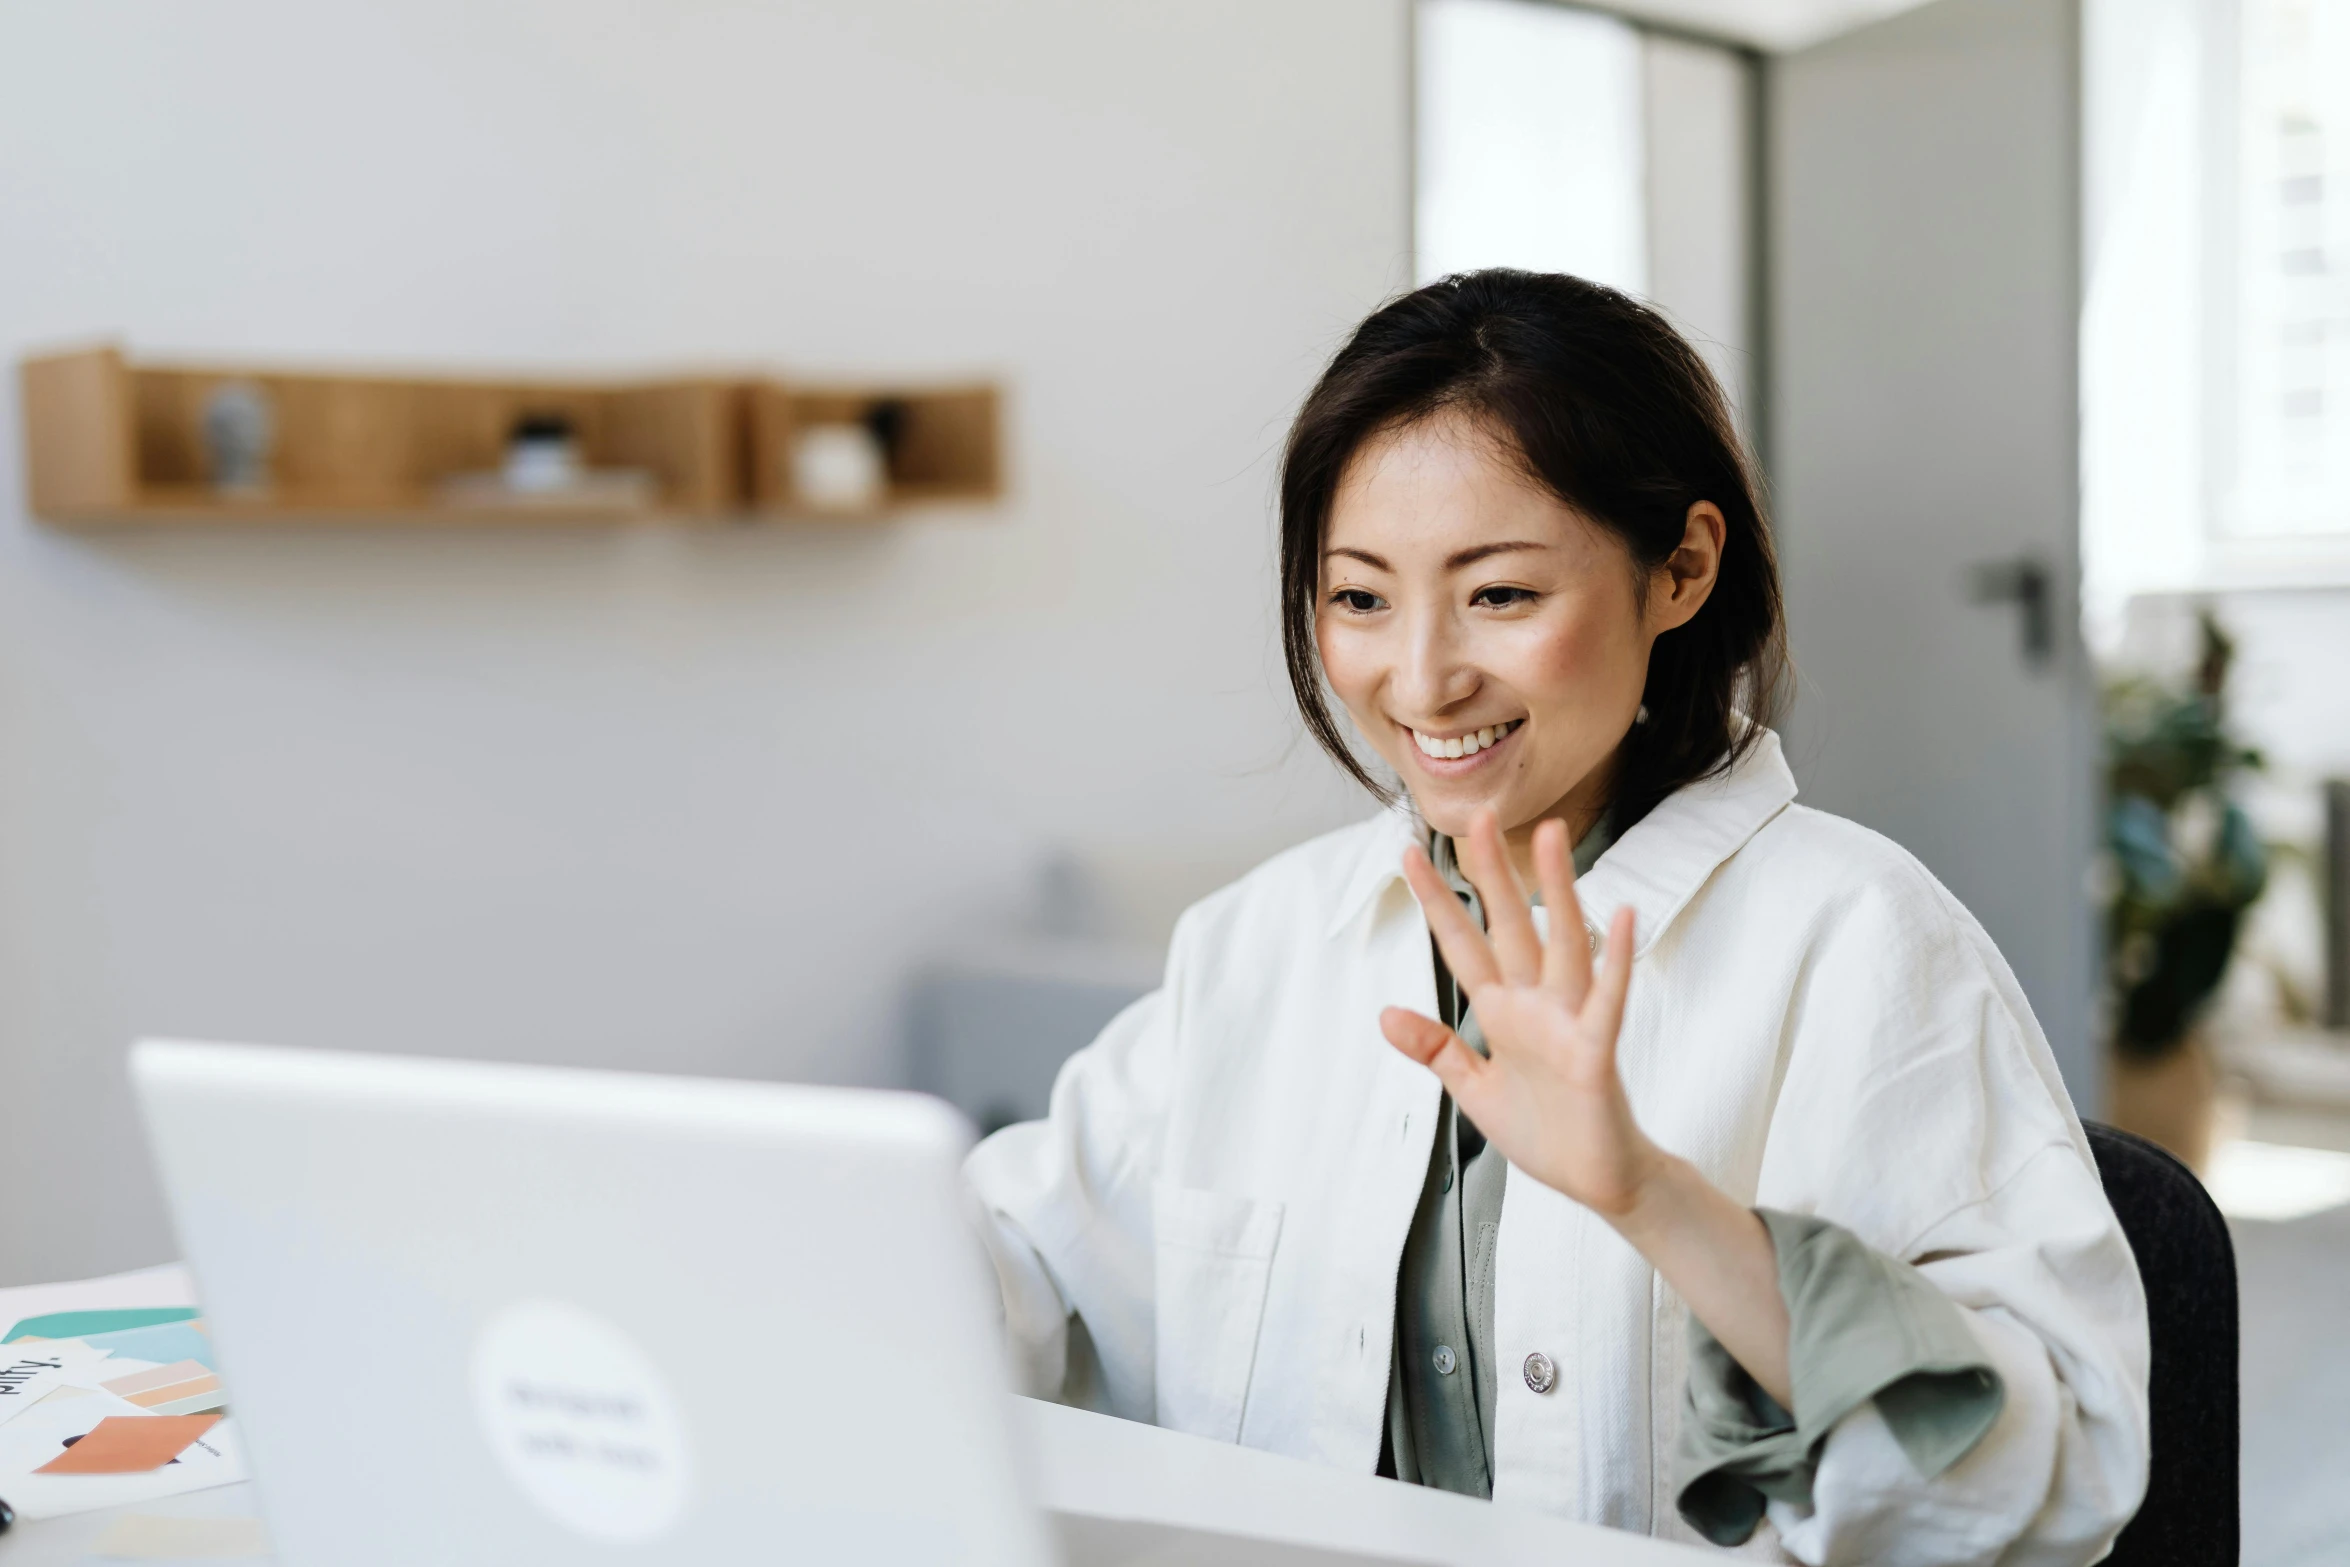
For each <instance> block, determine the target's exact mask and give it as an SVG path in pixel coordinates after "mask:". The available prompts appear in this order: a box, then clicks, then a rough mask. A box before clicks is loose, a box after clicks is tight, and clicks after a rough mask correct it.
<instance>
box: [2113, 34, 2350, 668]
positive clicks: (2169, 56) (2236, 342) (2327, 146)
mask: <svg viewBox="0 0 2350 1567" xmlns="http://www.w3.org/2000/svg"><path fill="white" fill-rule="evenodd" d="M2084 24H2085V25H2084V47H2085V55H2086V73H2085V77H2086V92H2085V98H2084V104H2083V109H2084V119H2085V125H2084V152H2085V159H2086V169H2085V176H2086V178H2085V184H2086V198H2087V201H2086V208H2087V216H2086V234H2085V246H2084V257H2085V263H2086V279H2085V282H2086V290H2085V295H2084V304H2083V314H2082V323H2081V481H2082V496H2081V550H2082V568H2083V572H2082V584H2083V596H2084V600H2085V603H2084V606H2083V607H2084V609H2085V610H2086V612H2087V624H2088V627H2089V631H2090V634H2091V637H2092V639H2093V640H2096V641H2099V642H2101V643H2104V644H2106V645H2111V643H2112V641H2113V640H2114V639H2115V638H2116V637H2118V635H2119V634H2120V629H2121V623H2122V615H2123V609H2124V606H2126V604H2127V603H2128V601H2129V600H2130V599H2131V598H2132V597H2134V596H2136V595H2139V594H2143V593H2175V592H2199V591H2204V590H2209V589H2221V588H2252V587H2270V586H2307V585H2313V584H2323V583H2350V3H2346V0H2087V4H2086V6H2085V10H2084Z"/></svg>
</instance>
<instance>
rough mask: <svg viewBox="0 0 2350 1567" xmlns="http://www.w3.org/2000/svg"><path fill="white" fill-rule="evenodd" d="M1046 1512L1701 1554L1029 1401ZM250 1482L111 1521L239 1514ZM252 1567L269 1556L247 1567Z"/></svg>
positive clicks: (1491, 1554)
mask: <svg viewBox="0 0 2350 1567" xmlns="http://www.w3.org/2000/svg"><path fill="white" fill-rule="evenodd" d="M1015 1403H1016V1405H1017V1410H1016V1421H1015V1424H1016V1425H1017V1426H1018V1427H1019V1428H1021V1429H1022V1430H1024V1431H1025V1432H1026V1433H1027V1435H1028V1437H1029V1439H1030V1441H1031V1442H1032V1443H1033V1444H1034V1451H1035V1453H1036V1469H1035V1473H1036V1476H1037V1480H1038V1486H1039V1489H1040V1491H1041V1492H1042V1497H1041V1499H1042V1501H1043V1502H1044V1504H1045V1505H1046V1506H1047V1507H1048V1508H1050V1509H1051V1510H1052V1513H1053V1515H1054V1521H1055V1522H1056V1524H1057V1525H1058V1526H1059V1529H1060V1534H1061V1543H1062V1548H1063V1551H1064V1552H1065V1554H1066V1556H1067V1558H1068V1567H1193V1564H1197V1567H1349V1564H1364V1567H1368V1564H1395V1563H1405V1562H1409V1563H1422V1564H1431V1567H1435V1564H1441V1567H1672V1564H1675V1563H1683V1564H1686V1563H1692V1562H1698V1561H1704V1560H1707V1559H1708V1557H1709V1553H1706V1552H1700V1551H1693V1550H1690V1549H1687V1548H1686V1547H1682V1546H1676V1545H1666V1544H1662V1543H1660V1542H1658V1541H1655V1540H1649V1539H1644V1538H1641V1537H1640V1536H1637V1535H1630V1534H1621V1533H1618V1532H1616V1531H1615V1530H1612V1529H1596V1528H1592V1527H1591V1526H1589V1525H1586V1524H1571V1523H1562V1522H1560V1521H1558V1520H1557V1519H1554V1518H1546V1517H1544V1516H1542V1515H1541V1514H1539V1513H1532V1512H1526V1511H1523V1510H1521V1509H1518V1508H1514V1507H1503V1506H1495V1505H1493V1504H1492V1503H1489V1502H1479V1501H1473V1500H1471V1499H1469V1498H1468V1497H1463V1496H1452V1495H1448V1494H1446V1493H1444V1492H1441V1491H1430V1490H1424V1489H1422V1488H1421V1487H1419V1486H1412V1485H1400V1484H1398V1483H1396V1482H1395V1481H1393V1480H1377V1479H1373V1478H1371V1477H1370V1476H1368V1475H1357V1474H1349V1473H1347V1472H1346V1471H1344V1470H1339V1469H1325V1468H1323V1467H1322V1466H1320V1465H1318V1464H1308V1463H1303V1462H1300V1461H1299V1460H1297V1459H1294V1458H1281V1457H1278V1456H1276V1455H1274V1454H1271V1453H1261V1452H1257V1451H1254V1450H1253V1449H1250V1448H1244V1447H1229V1446H1226V1445H1225V1444H1223V1443H1221V1442H1207V1441H1202V1440H1201V1439H1199V1438H1198V1437H1191V1436H1182V1435H1179V1434H1177V1433H1175V1432H1172V1431H1161V1430H1159V1429H1158V1428H1157V1427H1155V1426H1144V1425H1135V1424H1133V1423H1132V1422H1129V1421H1124V1420H1111V1419H1108V1418H1107V1417H1105V1416H1102V1415H1092V1414H1087V1413H1085V1412H1084V1411H1082V1410H1075V1409H1062V1408H1060V1407H1058V1406H1056V1405H1052V1404H1039V1403H1035V1402H1032V1401H1030V1400H1028V1399H1019V1400H1016V1401H1015ZM257 1505H258V1501H257V1498H256V1497H255V1495H254V1492H253V1487H252V1486H251V1485H249V1484H248V1485H227V1486H222V1487H220V1488H219V1489H217V1490H212V1491H197V1492H193V1493H191V1494H189V1495H187V1496H175V1497H172V1498H169V1499H168V1500H165V1501H159V1502H141V1503H138V1504H137V1505H135V1506H132V1507H127V1508H123V1509H120V1511H123V1512H136V1513H148V1514H154V1515H162V1516H172V1517H187V1518H221V1517H243V1516H248V1515H250V1514H252V1513H253V1512H254V1511H255V1509H256V1507H257ZM114 1517H115V1514H114V1513H113V1512H98V1513H81V1514H77V1515H75V1516H73V1517H70V1518H53V1519H48V1520H46V1521H43V1522H40V1523H20V1524H18V1525H17V1526H16V1527H15V1528H14V1529H13V1530H11V1531H9V1532H8V1533H7V1534H5V1535H0V1567H81V1564H83V1563H84V1562H91V1563H97V1562H102V1561H107V1560H110V1558H100V1557H92V1556H90V1554H89V1552H90V1548H91V1545H92V1544H93V1543H94V1542H95V1541H96V1540H97V1539H98V1537H99V1536H100V1535H101V1534H103V1533H104V1532H105V1530H106V1526H107V1524H108V1523H110V1522H111V1521H112V1520H113V1518H114ZM243 1560H245V1561H246V1562H247V1563H248V1564H251V1563H259V1562H263V1561H266V1560H269V1559H268V1558H261V1557H248V1558H243Z"/></svg>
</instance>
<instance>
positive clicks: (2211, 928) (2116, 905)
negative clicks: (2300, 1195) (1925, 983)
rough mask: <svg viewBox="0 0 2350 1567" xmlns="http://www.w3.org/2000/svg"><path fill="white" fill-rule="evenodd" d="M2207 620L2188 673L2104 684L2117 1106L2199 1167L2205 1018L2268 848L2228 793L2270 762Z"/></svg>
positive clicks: (2204, 1148)
mask: <svg viewBox="0 0 2350 1567" xmlns="http://www.w3.org/2000/svg"><path fill="white" fill-rule="evenodd" d="M2199 629H2200V634H2201V652H2200V656H2199V657H2198V658H2197V660H2196V663H2195V667H2194V669H2193V670H2192V671H2191V672H2190V673H2189V675H2188V676H2187V678H2186V679H2185V680H2184V681H2179V680H2175V679H2174V680H2164V679H2159V678H2156V677H2154V676H2150V675H2143V674H2133V675H2126V676H2122V677H2119V678H2117V679H2114V680H2112V681H2109V682H2108V683H2107V685H2106V687H2105V692H2104V709H2105V763H2106V815H2105V843H2106V850H2107V855H2108V861H2109V866H2110V874H2109V876H2108V877H2107V893H2108V895H2107V899H2106V906H2105V929H2106V975H2107V988H2108V998H2107V999H2108V1003H2109V1006H2110V1025H2111V1040H2112V1057H2111V1062H2112V1077H2111V1081H2110V1089H2111V1092H2110V1101H2111V1103H2110V1108H2109V1114H2110V1116H2111V1119H2112V1120H2113V1121H2114V1123H2115V1124H2116V1125H2118V1126H2121V1127H2123V1128H2124V1129H2125V1130H2128V1131H2133V1132H2137V1133H2139V1134H2140V1135H2141V1136H2145V1137H2150V1138H2152V1139H2153V1140H2154V1141H2156V1142H2158V1143H2161V1144H2162V1145H2163V1146H2164V1147H2166V1148H2168V1149H2170V1150H2171V1151H2172V1152H2173V1153H2175V1154H2177V1155H2178V1156H2179V1157H2180V1158H2181V1159H2184V1160H2185V1161H2186V1162H2187V1163H2188V1164H2190V1165H2192V1166H2195V1167H2196V1168H2198V1169H2200V1168H2201V1167H2202V1166H2203V1164H2204V1162H2205V1159H2206V1158H2207V1156H2208V1155H2209V1153H2210V1148H2211V1121H2212V1110H2213V1099H2214V1094H2215V1091H2216V1088H2217V1073H2216V1072H2215V1070H2214V1068H2213V1065H2212V1058H2211V1050H2210V1047H2209V1044H2208V1042H2207V1041H2206V1040H2205V1039H2204V1038H2203V1037H2202V1034H2201V1030H2200V1027H2199V1024H2200V1021H2201V1018H2202V1014H2203V1011H2204V1008H2205V1006H2206V1004H2207V1003H2208V1002H2209V1001H2210V999H2211V997H2212V996H2213V995H2214V994H2215V993H2216V992H2217V991H2218V990H2219V987H2220V982H2221V981H2222V980H2223V979H2225V978H2226V977H2227V972H2228V963H2229V960H2230V959H2231V958H2232V957H2233V956H2234V954H2235V949H2236V933H2237V929H2238V927H2239V926H2240V925H2241V924H2242V922H2243V917H2244V911H2245V910H2246V909H2247V908H2249V907H2251V905H2252V903H2253V902H2254V900H2256V899H2257V898H2259V896H2260V894H2261V891H2262V889H2263V888H2264V887H2265V886H2266V885H2267V881H2268V856H2267V852H2266V851H2265V850H2264V849H2263V847H2262V845H2261V842H2260V839H2259V838H2258V837H2257V836H2256V835H2255V834H2254V832H2253V830H2252V823H2251V821H2250V819H2249V818H2247V817H2246V816H2245V814H2244V812H2243V809H2242V808H2241V807H2240V806H2239V805H2238V804H2237V803H2236V801H2235V799H2234V798H2233V796H2232V794H2231V793H2230V784H2231V782H2232V781H2233V779H2234V778H2235V777H2236V775H2237V774H2239V773H2241V772H2245V771H2248V770H2253V769H2257V768H2259V767H2260V766H2261V765H2262V761H2261V757H2260V753H2259V752H2257V751H2255V750H2253V749H2251V748H2250V747H2248V746H2245V745H2242V744H2240V743H2238V742H2237V740H2236V739H2235V738H2234V737H2233V736H2232V735H2231V733H2230V732H2229V729H2228V724H2227V711H2226V694H2227V682H2228V668H2229V665H2230V664H2231V663H2232V662H2233V661H2234V657H2235V645H2234V643H2232V642H2231V641H2230V640H2229V639H2228V636H2227V633H2226V632H2225V631H2223V630H2222V629H2221V628H2220V625H2219V622H2218V621H2217V620H2216V619H2214V618H2213V617H2212V615H2211V613H2210V612H2209V611H2208V610H2206V611H2205V612H2204V613H2203V614H2202V615H2201V616H2200V617H2199Z"/></svg>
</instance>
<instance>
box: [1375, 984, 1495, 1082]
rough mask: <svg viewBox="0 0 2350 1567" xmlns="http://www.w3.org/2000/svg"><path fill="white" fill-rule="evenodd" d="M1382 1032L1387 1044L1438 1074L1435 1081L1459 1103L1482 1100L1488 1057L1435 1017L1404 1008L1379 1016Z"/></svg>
mask: <svg viewBox="0 0 2350 1567" xmlns="http://www.w3.org/2000/svg"><path fill="white" fill-rule="evenodd" d="M1379 1032H1380V1033H1382V1034H1385V1035H1386V1036H1387V1042H1388V1043H1389V1044H1391V1045H1393V1046H1395V1048H1396V1049H1398V1050H1400V1051H1402V1052H1403V1053H1404V1054H1405V1055H1407V1056H1410V1057H1411V1058H1412V1059H1413V1060H1414V1061H1417V1062H1419V1063H1420V1065H1422V1066H1424V1067H1426V1068H1427V1069H1428V1070H1429V1071H1431V1072H1434V1073H1435V1074H1436V1080H1437V1081H1438V1082H1440V1083H1442V1084H1443V1085H1444V1088H1445V1091H1446V1092H1447V1093H1449V1094H1451V1095H1452V1096H1453V1098H1454V1099H1455V1100H1456V1101H1460V1100H1462V1099H1463V1096H1464V1090H1465V1092H1466V1096H1467V1097H1468V1098H1471V1099H1475V1098H1481V1097H1482V1096H1481V1094H1480V1093H1479V1089H1480V1088H1481V1087H1482V1084H1483V1076H1484V1074H1485V1073H1486V1072H1487V1071H1488V1070H1490V1067H1489V1066H1488V1064H1487V1062H1486V1060H1485V1058H1484V1057H1483V1056H1480V1055H1479V1054H1477V1052H1476V1051H1474V1050H1471V1049H1470V1048H1469V1047H1468V1046H1467V1045H1465V1044H1463V1043H1461V1036H1460V1035H1458V1034H1456V1033H1454V1032H1453V1031H1452V1030H1451V1029H1449V1028H1446V1027H1445V1026H1444V1025H1443V1024H1442V1023H1439V1022H1437V1021H1436V1019H1434V1018H1432V1017H1423V1016H1421V1015H1420V1014H1419V1013H1417V1012H1413V1011H1409V1010H1407V1009H1405V1008H1403V1007H1389V1008H1388V1009H1387V1010H1386V1011H1384V1012H1381V1013H1380V1014H1379Z"/></svg>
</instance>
